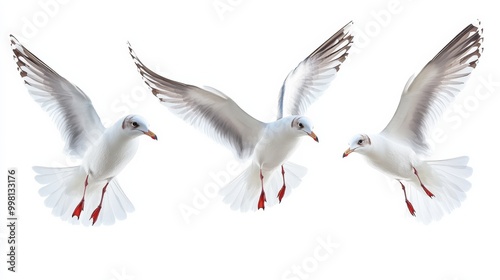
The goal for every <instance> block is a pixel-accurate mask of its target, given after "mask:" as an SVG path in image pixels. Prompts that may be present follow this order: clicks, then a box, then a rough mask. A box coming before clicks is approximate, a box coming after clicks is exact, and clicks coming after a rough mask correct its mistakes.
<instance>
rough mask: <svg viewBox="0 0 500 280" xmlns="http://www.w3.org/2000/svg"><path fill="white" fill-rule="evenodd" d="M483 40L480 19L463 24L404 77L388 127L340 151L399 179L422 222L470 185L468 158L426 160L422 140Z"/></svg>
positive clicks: (451, 205)
mask: <svg viewBox="0 0 500 280" xmlns="http://www.w3.org/2000/svg"><path fill="white" fill-rule="evenodd" d="M482 41H483V37H482V28H481V27H480V24H479V23H477V24H470V25H468V26H467V27H466V28H465V29H463V30H462V32H460V33H459V34H458V35H457V36H456V37H455V38H454V39H453V40H452V41H450V42H449V43H448V44H447V45H446V46H445V47H444V48H443V49H442V50H441V51H440V52H439V53H438V54H437V55H436V56H435V57H434V58H433V59H432V60H431V61H430V62H429V63H428V64H427V65H426V66H425V67H424V68H423V69H422V70H421V71H420V73H419V74H418V75H417V76H412V77H411V78H410V79H409V80H408V82H407V84H406V86H405V88H404V90H403V94H402V96H401V100H400V103H399V106H398V108H397V110H396V112H395V114H394V116H393V118H392V120H391V121H390V122H389V124H388V125H387V126H386V128H385V129H384V130H383V131H382V132H380V133H378V134H373V135H367V134H358V135H355V136H354V137H353V138H352V139H351V141H350V142H349V148H348V149H347V150H346V151H345V152H344V154H343V157H346V156H348V155H349V154H351V153H353V152H355V153H359V154H361V155H363V156H365V158H366V159H367V161H368V163H369V164H371V165H372V166H373V167H375V168H376V169H378V170H379V171H381V172H382V173H384V174H386V175H387V176H389V177H391V178H394V179H395V180H397V181H399V183H400V185H401V188H402V190H403V194H404V198H405V203H406V206H407V208H408V211H409V213H410V214H411V215H413V216H416V217H417V219H418V220H419V221H422V222H424V223H429V222H431V221H433V220H438V219H440V218H441V217H442V216H443V215H444V214H445V213H449V212H451V211H452V210H453V209H455V208H457V207H459V206H460V204H461V202H462V201H463V200H464V199H465V196H466V195H465V193H466V192H467V191H468V190H469V189H470V183H469V182H468V181H467V180H466V178H467V177H469V176H470V175H471V174H472V169H471V168H470V167H468V166H467V163H468V157H457V158H452V159H445V160H426V159H425V157H426V156H428V155H429V153H430V151H429V150H430V149H429V146H428V143H427V142H426V139H427V137H428V135H429V134H430V132H431V131H432V128H434V126H435V124H436V122H437V120H438V119H439V117H440V116H441V115H442V114H443V112H444V110H445V109H446V108H447V106H448V105H449V104H450V103H451V102H452V101H453V99H454V98H455V96H456V95H458V93H459V92H460V91H461V90H462V88H463V87H464V85H465V82H466V81H467V79H468V77H469V75H470V74H471V72H472V70H473V69H474V68H475V67H476V65H477V63H478V60H479V58H480V57H481V54H482V47H481V44H482ZM412 202H413V203H412Z"/></svg>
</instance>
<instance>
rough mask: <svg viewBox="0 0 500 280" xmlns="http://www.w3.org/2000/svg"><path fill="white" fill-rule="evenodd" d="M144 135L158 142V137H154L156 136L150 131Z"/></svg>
mask: <svg viewBox="0 0 500 280" xmlns="http://www.w3.org/2000/svg"><path fill="white" fill-rule="evenodd" d="M144 134H146V135H147V136H149V137H151V138H152V139H154V140H158V137H157V136H156V134H154V133H153V132H152V131H151V130H148V131H147V132H144Z"/></svg>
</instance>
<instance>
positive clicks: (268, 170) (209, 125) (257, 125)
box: [129, 22, 353, 211]
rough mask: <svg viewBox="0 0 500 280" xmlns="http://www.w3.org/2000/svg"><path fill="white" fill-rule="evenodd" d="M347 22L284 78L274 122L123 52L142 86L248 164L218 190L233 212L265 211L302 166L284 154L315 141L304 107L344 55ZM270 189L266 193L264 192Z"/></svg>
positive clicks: (295, 180) (348, 37)
mask: <svg viewBox="0 0 500 280" xmlns="http://www.w3.org/2000/svg"><path fill="white" fill-rule="evenodd" d="M351 26H352V22H349V23H348V24H347V25H345V26H344V27H342V28H341V29H340V30H339V31H338V32H336V33H335V34H334V35H332V36H331V37H330V38H329V39H328V40H326V41H325V42H324V43H323V44H322V45H321V46H319V47H318V48H317V49H316V50H315V51H314V52H312V53H311V54H310V55H309V56H308V57H307V58H305V59H304V60H303V61H302V62H300V63H299V64H298V66H297V67H296V68H295V69H294V70H293V71H291V72H290V73H289V74H288V76H287V77H286V79H285V81H284V83H283V85H282V87H281V91H280V93H279V102H278V114H277V119H276V121H273V122H269V123H265V122H261V121H259V120H257V119H255V118H253V117H252V116H250V115H249V114H247V113H246V112H245V111H243V110H242V109H241V108H240V107H239V106H238V105H237V104H236V103H235V102H234V101H233V100H232V99H231V98H230V97H229V96H227V95H225V94H224V93H222V92H220V91H218V90H216V89H214V88H211V87H203V88H200V87H197V86H193V85H189V84H184V83H181V82H177V81H174V80H171V79H168V78H165V77H162V76H160V75H158V74H157V73H155V72H153V71H152V70H151V69H150V68H148V67H146V66H145V65H144V64H143V63H142V62H141V61H140V60H139V58H138V57H137V55H136V54H135V52H134V51H133V49H132V47H131V46H130V44H129V51H130V55H131V56H132V59H133V61H134V63H135V65H136V66H137V69H138V71H139V73H140V75H141V76H142V78H143V80H144V81H145V83H146V84H147V86H148V87H149V88H150V90H151V91H152V93H153V95H154V96H156V97H157V98H158V99H159V101H160V102H161V104H163V105H165V106H166V107H167V108H168V109H169V110H170V111H171V112H172V113H174V114H175V115H177V116H178V117H180V118H181V119H183V120H185V121H186V122H188V123H190V124H191V125H193V126H195V127H197V128H199V129H201V130H202V131H204V132H205V133H206V134H208V135H209V136H210V137H212V138H213V139H215V140H216V141H218V142H220V143H222V144H224V145H225V146H227V147H228V148H230V149H231V150H232V151H233V153H234V154H235V156H236V157H237V158H239V159H242V160H244V159H251V163H250V164H249V166H248V167H247V168H246V169H245V170H244V171H243V172H242V173H241V174H240V175H238V176H237V177H236V178H235V179H233V180H232V181H231V182H230V183H228V185H226V186H225V187H224V188H223V189H222V190H221V194H222V195H223V196H224V201H225V202H226V203H228V204H230V206H231V208H232V209H234V210H240V211H248V210H254V211H255V210H259V209H263V210H264V209H265V206H266V204H267V205H268V206H272V205H274V204H277V203H278V202H281V200H282V199H283V197H284V196H285V194H287V195H288V193H289V191H288V190H289V189H292V188H294V187H296V186H297V185H298V184H299V183H300V180H301V178H302V177H303V176H304V175H305V168H304V167H302V166H299V165H296V164H294V163H291V162H287V159H288V157H289V156H290V154H291V153H292V151H293V150H294V149H295V148H296V146H297V145H298V142H299V139H301V137H302V136H309V137H311V138H312V139H314V140H315V141H316V142H318V137H317V136H316V134H315V133H314V132H313V122H312V121H311V119H309V118H308V117H306V116H304V115H303V114H304V113H305V111H306V109H307V107H308V106H309V105H310V104H311V103H312V102H314V101H315V100H316V99H317V98H318V97H319V96H321V95H322V94H323V92H324V91H325V90H326V89H327V87H328V86H329V84H330V82H331V81H332V80H333V79H334V78H335V76H336V75H337V72H338V71H339V68H340V66H341V64H342V63H343V62H344V61H345V59H346V58H347V56H348V52H349V49H350V48H351V45H352V40H353V36H352V35H351V34H350V29H351ZM266 192H272V197H268V196H266Z"/></svg>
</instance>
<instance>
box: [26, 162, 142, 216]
mask: <svg viewBox="0 0 500 280" xmlns="http://www.w3.org/2000/svg"><path fill="white" fill-rule="evenodd" d="M33 170H34V171H35V172H36V173H37V174H38V175H36V176H35V179H36V180H37V182H39V183H40V184H42V185H44V186H43V187H42V188H40V190H39V193H40V195H41V196H43V197H46V198H45V205H46V206H47V207H49V208H52V214H53V215H54V216H57V217H60V218H61V219H62V220H64V221H68V222H70V223H72V224H83V225H91V224H92V221H91V220H90V216H91V214H92V212H93V211H94V209H95V208H96V207H97V205H98V204H99V201H100V199H101V194H102V189H103V187H104V185H105V184H106V182H94V183H89V185H88V186H87V191H86V193H85V203H84V210H83V211H82V213H81V215H80V219H77V218H76V217H72V214H73V211H74V210H75V207H76V206H77V205H78V203H79V202H80V200H81V199H82V196H83V190H84V184H85V178H86V173H85V171H84V170H83V168H82V167H81V166H73V167H64V168H55V167H41V166H35V167H33ZM132 211H134V206H133V205H132V203H131V202H130V200H129V199H128V198H127V196H126V195H125V193H124V192H123V191H122V189H121V188H120V185H119V184H118V181H117V180H116V179H112V180H111V181H110V182H109V184H108V187H107V188H106V193H105V194H104V199H103V202H102V208H101V212H100V214H99V218H98V219H97V221H96V222H95V224H94V226H97V225H100V224H104V225H110V224H113V223H114V222H115V220H116V219H118V220H123V219H125V218H126V217H127V213H131V212H132Z"/></svg>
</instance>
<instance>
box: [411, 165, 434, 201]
mask: <svg viewBox="0 0 500 280" xmlns="http://www.w3.org/2000/svg"><path fill="white" fill-rule="evenodd" d="M413 173H415V175H416V176H417V179H418V181H419V182H420V186H421V187H422V189H424V192H425V193H426V194H427V195H428V196H429V197H430V198H433V197H434V194H433V193H431V192H430V191H429V190H428V189H427V188H426V187H425V186H424V184H423V183H422V181H421V180H420V177H419V176H418V172H417V169H415V167H413Z"/></svg>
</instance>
